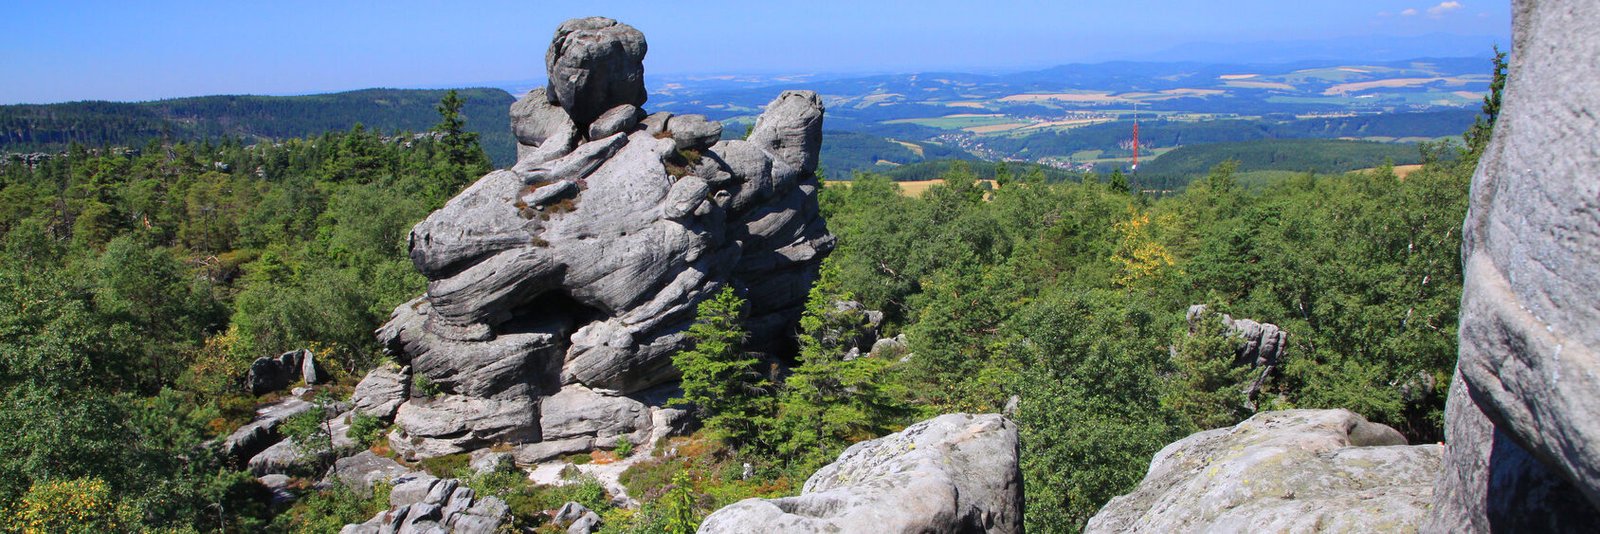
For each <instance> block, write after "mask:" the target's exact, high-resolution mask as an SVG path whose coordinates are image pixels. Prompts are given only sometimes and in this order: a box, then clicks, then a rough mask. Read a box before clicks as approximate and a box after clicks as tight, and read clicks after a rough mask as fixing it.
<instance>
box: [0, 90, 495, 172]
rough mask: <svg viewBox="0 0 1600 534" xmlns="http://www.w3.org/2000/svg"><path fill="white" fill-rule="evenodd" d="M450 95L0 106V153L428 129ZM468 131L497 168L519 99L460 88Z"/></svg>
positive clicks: (368, 93)
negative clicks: (509, 118)
mask: <svg viewBox="0 0 1600 534" xmlns="http://www.w3.org/2000/svg"><path fill="white" fill-rule="evenodd" d="M446 92H447V90H442V89H440V90H430V89H363V90H359V91H346V92H342V93H329V94H319V95H305V96H256V95H217V96H198V97H188V98H174V99H168V100H155V101H149V102H104V101H86V102H67V103H61V104H21V105H11V106H0V152H31V151H57V150H61V149H63V148H65V147H66V146H67V145H69V144H71V143H81V144H84V145H90V146H99V145H111V146H140V145H143V144H145V143H148V142H149V141H150V140H152V139H175V140H176V139H207V138H209V139H220V138H223V137H238V138H243V139H244V140H245V141H246V142H261V141H271V140H277V139H286V138H295V137H306V136H314V135H320V134H322V133H323V132H328V131H344V130H349V129H350V128H353V127H354V126H355V125H356V124H358V123H359V124H362V125H363V126H365V127H366V128H368V129H370V130H376V131H381V132H385V133H389V132H399V131H411V132H420V131H424V130H427V129H429V128H431V127H433V125H434V124H435V123H437V122H438V121H439V114H438V111H437V109H436V108H435V106H436V105H437V104H438V103H439V99H441V98H443V97H444V95H445V93H446ZM457 92H458V94H459V95H460V96H461V99H462V101H463V106H462V110H461V113H462V115H464V116H465V117H466V120H467V129H468V130H470V131H473V132H477V133H478V134H479V136H480V140H481V142H482V144H483V147H484V150H485V151H486V152H488V153H489V157H490V159H492V160H494V162H495V164H496V165H501V166H504V165H510V164H511V163H512V162H513V160H515V158H516V144H515V141H514V140H513V139H512V138H511V130H510V127H509V125H508V123H507V122H506V110H507V108H508V107H509V106H510V105H511V103H512V102H513V101H514V100H515V99H514V98H512V96H511V94H510V93H507V92H505V91H503V90H500V89H493V88H470V89H458V90H457Z"/></svg>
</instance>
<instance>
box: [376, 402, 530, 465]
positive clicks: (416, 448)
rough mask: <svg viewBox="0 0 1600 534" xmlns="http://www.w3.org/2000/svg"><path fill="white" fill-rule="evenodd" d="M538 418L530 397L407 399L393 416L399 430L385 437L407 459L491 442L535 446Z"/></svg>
mask: <svg viewBox="0 0 1600 534" xmlns="http://www.w3.org/2000/svg"><path fill="white" fill-rule="evenodd" d="M537 413H538V412H537V406H536V405H535V402H534V400H533V399H531V398H529V397H512V398H507V399H501V400H494V399H481V398H476V397H466V396H461V395H446V396H443V397H440V398H438V399H432V400H427V399H416V400H411V401H407V402H406V403H405V404H401V405H400V410H399V412H398V413H396V414H395V426H397V427H398V429H397V430H396V431H394V432H393V433H391V434H390V435H389V446H390V447H391V448H392V449H394V451H395V452H396V453H399V454H400V455H402V456H404V457H405V458H431V457H435V456H444V455H448V454H456V453H461V452H467V451H469V450H472V449H475V448H479V447H487V446H489V445H492V444H495V443H523V442H528V441H537V440H538V420H537V419H536V418H535V417H536V416H535V414H537Z"/></svg>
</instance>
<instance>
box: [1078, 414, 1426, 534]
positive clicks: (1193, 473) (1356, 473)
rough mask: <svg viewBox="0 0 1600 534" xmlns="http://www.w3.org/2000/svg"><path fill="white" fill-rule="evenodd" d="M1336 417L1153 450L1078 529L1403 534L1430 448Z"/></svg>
mask: <svg viewBox="0 0 1600 534" xmlns="http://www.w3.org/2000/svg"><path fill="white" fill-rule="evenodd" d="M1405 443H1406V442H1405V438H1404V437H1402V436H1401V435H1400V433H1399V432H1396V431H1395V430H1394V429H1392V428H1389V427H1386V426H1383V425H1379V424H1377V423H1370V422H1367V420H1366V419H1364V418H1362V417H1361V416H1359V415H1356V414H1354V413H1351V412H1349V411H1346V410H1288V411H1278V412H1263V413H1259V414H1256V415H1255V416H1254V417H1251V418H1250V419H1249V420H1246V421H1245V422H1243V423H1239V424H1238V425H1237V426H1234V427H1232V428H1219V429H1216V430H1208V431H1205V432H1200V433H1197V434H1194V435H1191V436H1189V437H1187V438H1184V439H1182V440H1179V441H1177V442H1175V443H1173V444H1171V445H1168V446H1167V447H1166V448H1164V449H1162V450H1161V452H1158V453H1156V456H1155V459H1154V460H1153V461H1152V462H1151V463H1150V471H1149V473H1147V474H1146V475H1145V478H1144V481H1142V482H1140V483H1139V486H1138V487H1137V488H1135V489H1134V491H1133V493H1130V494H1127V495H1123V496H1120V497H1116V498H1113V499H1112V500H1111V502H1109V503H1107V504H1106V506H1105V507H1104V508H1102V509H1101V510H1100V513H1098V514H1095V516H1094V518H1092V519H1090V520H1089V524H1088V526H1087V527H1086V528H1085V532H1255V531H1260V532H1405V531H1414V530H1415V529H1416V527H1417V524H1418V523H1419V522H1420V521H1421V519H1422V517H1423V516H1424V515H1425V514H1426V513H1427V509H1428V503H1429V502H1430V499H1431V498H1432V495H1433V487H1432V483H1433V478H1434V476H1435V473H1437V472H1438V469H1439V458H1440V453H1441V448H1440V447H1439V446H1437V445H1418V446H1406V445H1405Z"/></svg>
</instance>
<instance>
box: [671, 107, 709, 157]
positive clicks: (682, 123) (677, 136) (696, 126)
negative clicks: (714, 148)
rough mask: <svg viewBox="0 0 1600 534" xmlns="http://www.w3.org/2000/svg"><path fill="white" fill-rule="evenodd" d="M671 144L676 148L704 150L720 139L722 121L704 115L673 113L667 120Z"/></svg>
mask: <svg viewBox="0 0 1600 534" xmlns="http://www.w3.org/2000/svg"><path fill="white" fill-rule="evenodd" d="M667 131H669V132H672V142H673V146H674V147H675V148H677V149H678V150H689V149H693V150H705V149H706V148H708V147H710V146H711V145H713V144H716V142H717V141H718V140H720V139H722V123H720V122H717V121H713V120H706V117H705V115H674V116H672V119H671V120H668V121H667Z"/></svg>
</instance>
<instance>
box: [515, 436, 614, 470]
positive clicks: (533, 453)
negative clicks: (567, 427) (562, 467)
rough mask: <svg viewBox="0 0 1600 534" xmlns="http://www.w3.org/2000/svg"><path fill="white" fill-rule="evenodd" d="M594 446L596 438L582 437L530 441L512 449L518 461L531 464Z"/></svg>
mask: <svg viewBox="0 0 1600 534" xmlns="http://www.w3.org/2000/svg"><path fill="white" fill-rule="evenodd" d="M594 448H595V445H594V438H591V437H580V438H571V439H562V440H548V441H541V442H538V443H529V444H526V445H521V446H518V447H516V448H515V449H512V451H511V454H512V456H513V457H514V458H516V459H517V463H519V464H524V465H531V464H536V463H540V462H545V461H549V460H553V459H556V458H560V457H562V456H566V455H569V454H574V453H579V452H583V451H589V450H594Z"/></svg>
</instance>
